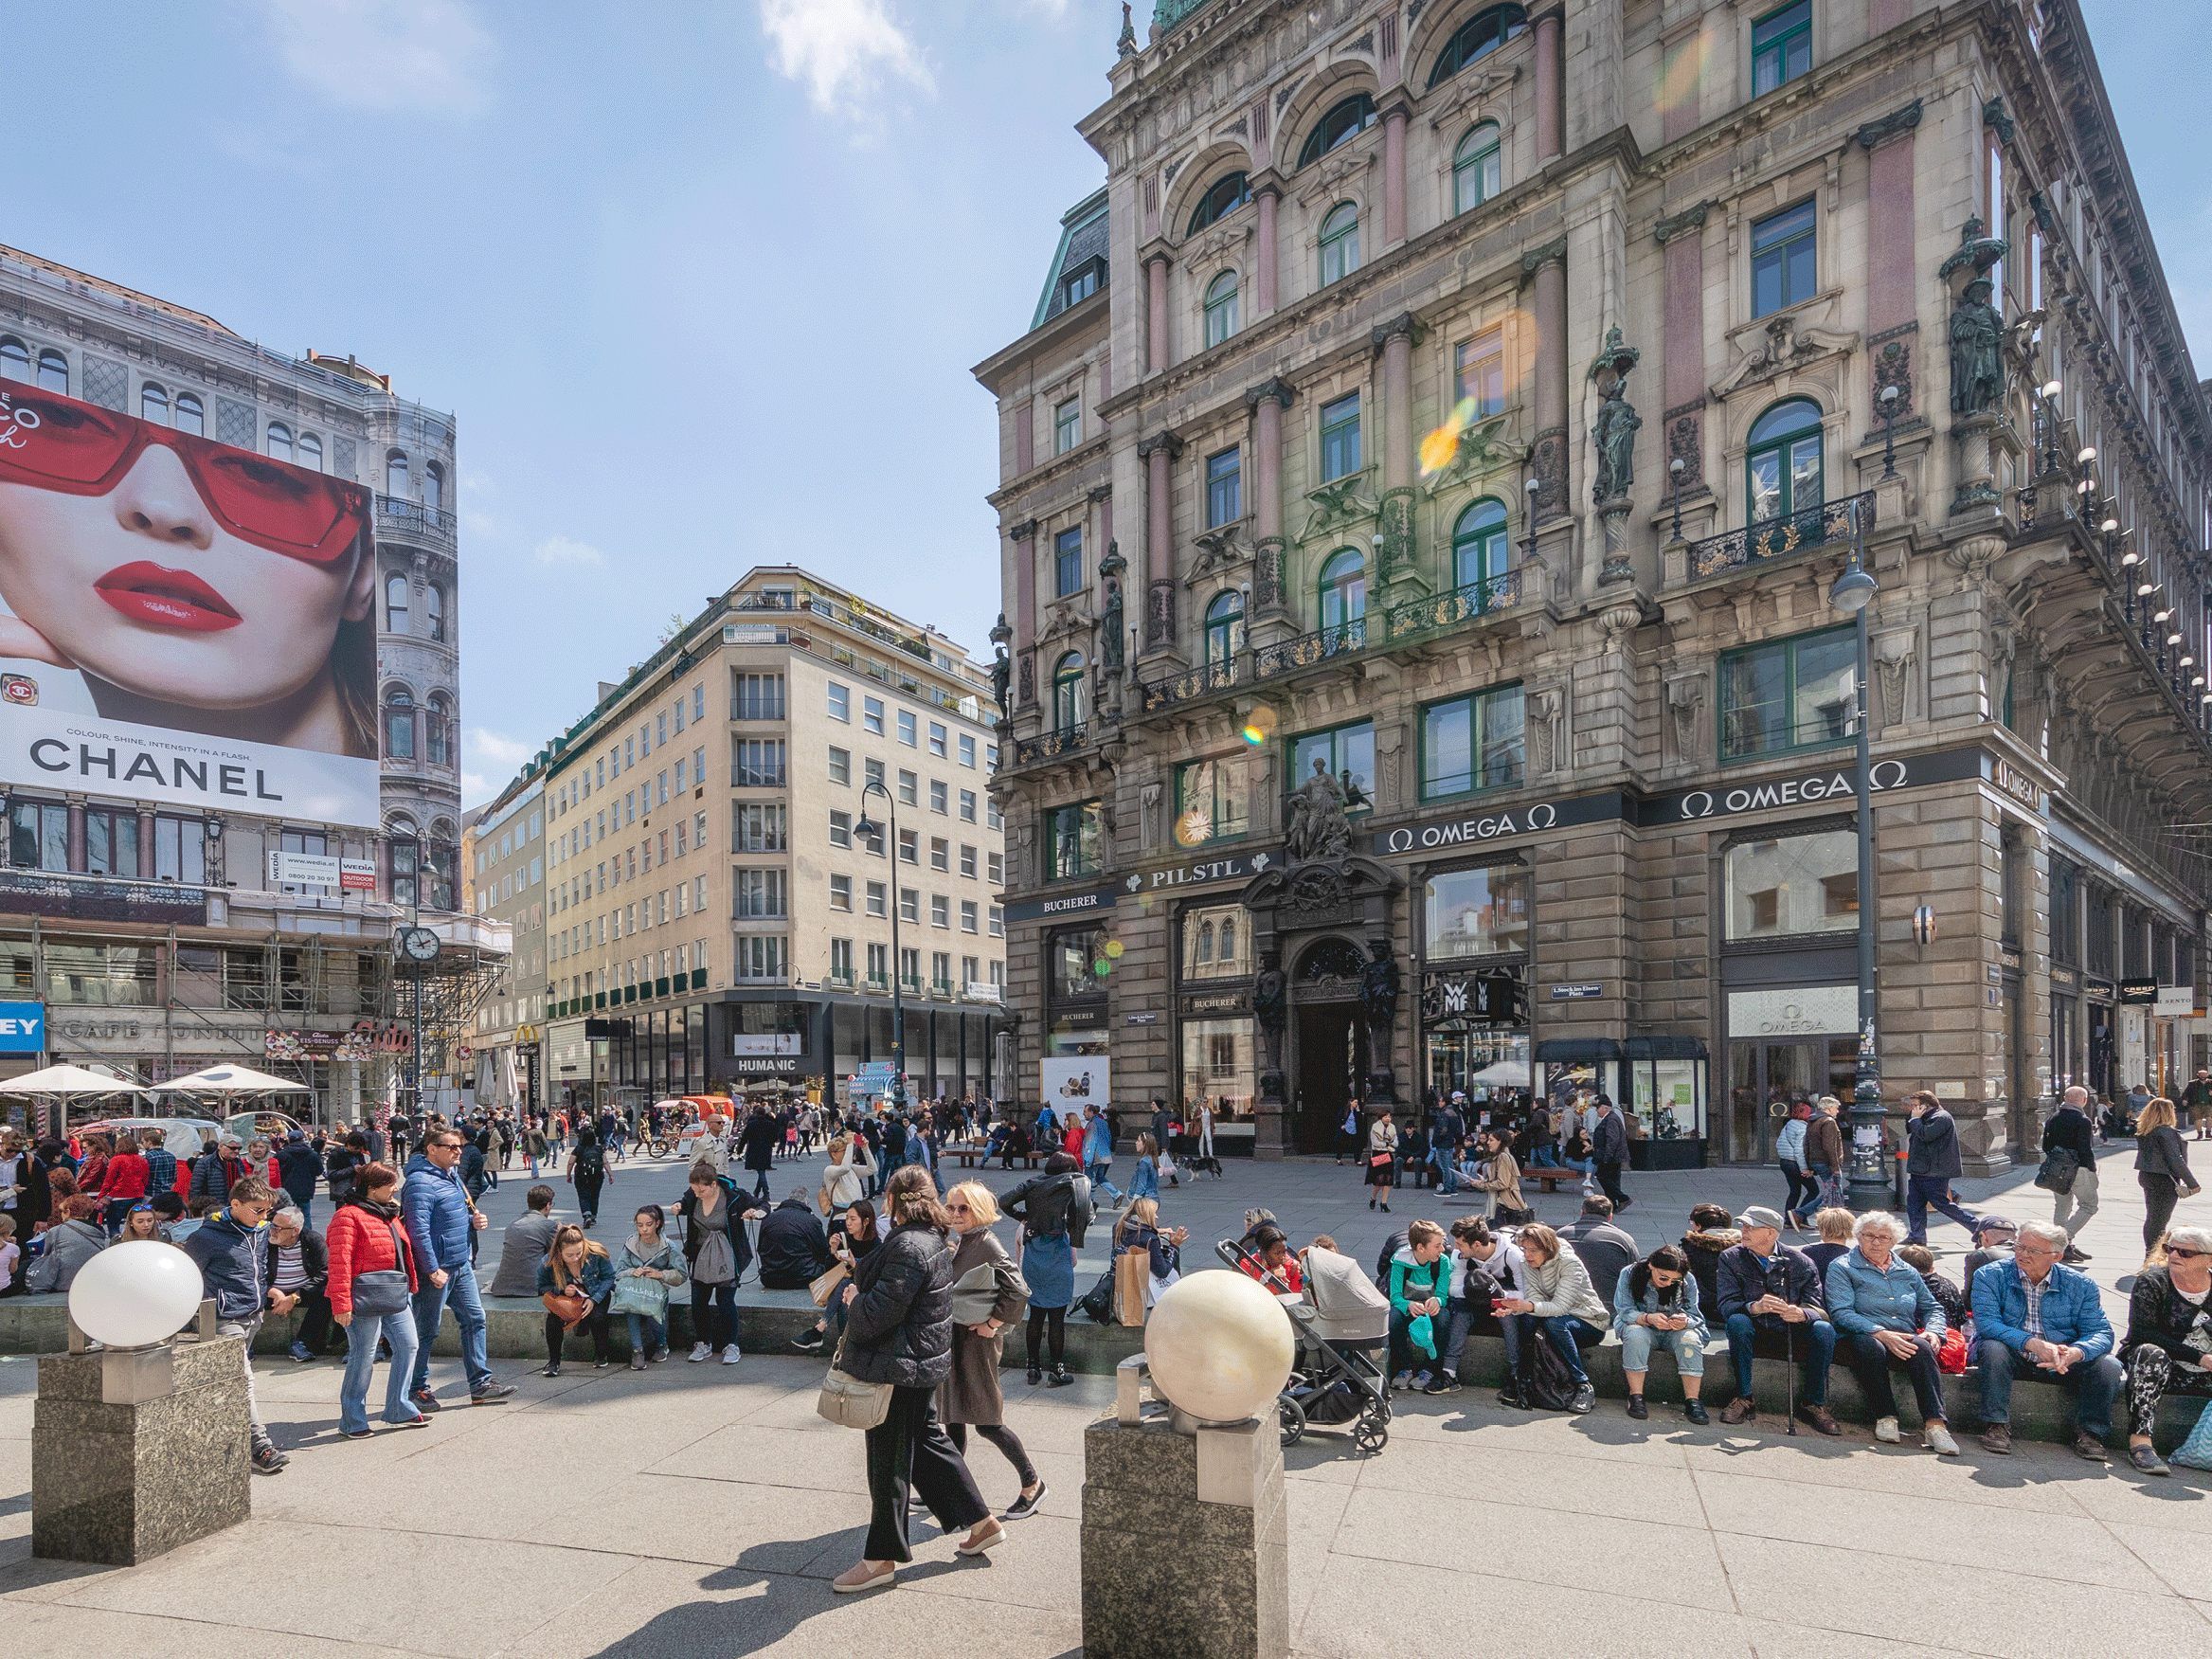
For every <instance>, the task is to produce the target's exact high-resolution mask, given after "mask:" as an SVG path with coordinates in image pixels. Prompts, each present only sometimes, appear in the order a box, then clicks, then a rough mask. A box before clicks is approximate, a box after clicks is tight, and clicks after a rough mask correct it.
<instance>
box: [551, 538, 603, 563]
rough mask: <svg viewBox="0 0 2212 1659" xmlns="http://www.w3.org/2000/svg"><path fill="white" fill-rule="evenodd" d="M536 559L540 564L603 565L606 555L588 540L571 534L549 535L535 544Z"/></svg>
mask: <svg viewBox="0 0 2212 1659" xmlns="http://www.w3.org/2000/svg"><path fill="white" fill-rule="evenodd" d="M536 551H537V561H538V563H539V564H541V565H603V564H605V563H606V562H607V561H606V555H605V554H604V553H602V552H601V551H600V550H598V549H597V548H595V547H593V546H592V545H591V544H590V543H589V542H584V541H578V540H577V539H576V538H575V537H574V536H572V535H549V536H548V537H546V539H545V540H544V541H542V542H540V543H538V545H537V550H536Z"/></svg>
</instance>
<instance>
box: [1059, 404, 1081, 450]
mask: <svg viewBox="0 0 2212 1659" xmlns="http://www.w3.org/2000/svg"><path fill="white" fill-rule="evenodd" d="M1081 442H1083V400H1082V399H1081V398H1070V399H1068V401H1067V402H1065V403H1063V404H1061V405H1060V406H1058V407H1057V408H1055V409H1053V411H1052V453H1053V454H1054V455H1066V454H1067V453H1068V452H1069V451H1070V449H1073V448H1074V447H1075V446H1076V445H1077V444H1078V443H1081Z"/></svg>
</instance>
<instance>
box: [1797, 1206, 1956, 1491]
mask: <svg viewBox="0 0 2212 1659" xmlns="http://www.w3.org/2000/svg"><path fill="white" fill-rule="evenodd" d="M1904 1231H1905V1230H1904V1228H1903V1227H1902V1226H1901V1225H1900V1224H1899V1223H1898V1221H1897V1217H1895V1216H1888V1215H1884V1214H1882V1213H1881V1212H1880V1211H1874V1212H1871V1213H1869V1214H1867V1215H1864V1216H1861V1217H1859V1223H1858V1226H1857V1227H1856V1228H1855V1229H1854V1230H1853V1237H1854V1239H1855V1240H1856V1242H1855V1243H1854V1244H1853V1245H1852V1247H1851V1248H1850V1249H1849V1250H1848V1251H1846V1252H1844V1253H1843V1254H1842V1255H1840V1256H1838V1257H1837V1258H1836V1259H1835V1260H1834V1261H1832V1262H1830V1263H1829V1264H1828V1271H1827V1292H1828V1317H1829V1318H1830V1319H1832V1320H1833V1321H1834V1322H1835V1326H1836V1331H1837V1334H1838V1336H1839V1337H1840V1338H1841V1340H1842V1343H1843V1350H1844V1354H1845V1357H1846V1358H1847V1359H1848V1360H1849V1361H1850V1363H1851V1369H1852V1370H1853V1371H1854V1372H1856V1373H1857V1374H1858V1378H1859V1386H1860V1387H1861V1389H1863V1390H1864V1391H1865V1393H1866V1399H1867V1403H1868V1404H1869V1405H1871V1406H1872V1407H1873V1408H1874V1414H1875V1420H1874V1437H1875V1438H1876V1439H1877V1440H1879V1441H1880V1442H1882V1443H1883V1444H1884V1445H1887V1446H1894V1445H1896V1444H1897V1441H1898V1440H1899V1438H1900V1437H1901V1436H1900V1435H1899V1434H1898V1432H1897V1389H1896V1387H1895V1386H1894V1385H1893V1382H1892V1379H1891V1377H1890V1372H1891V1371H1892V1370H1893V1369H1897V1368H1901V1369H1903V1370H1904V1372H1905V1373H1906V1374H1907V1375H1908V1376H1909V1377H1911V1379H1912V1380H1913V1395H1914V1398H1915V1400H1916V1401H1917V1402H1918V1404H1919V1407H1920V1423H1921V1440H1922V1442H1923V1444H1925V1445H1926V1446H1927V1448H1928V1450H1929V1451H1931V1452H1934V1453H1935V1454H1936V1455H1937V1456H1939V1457H1956V1456H1957V1455H1958V1442H1957V1441H1956V1440H1954V1439H1952V1438H1951V1427H1950V1424H1949V1423H1948V1422H1947V1421H1946V1420H1945V1414H1944V1407H1943V1374H1942V1372H1941V1371H1939V1370H1938V1369H1937V1368H1936V1364H1935V1350H1936V1349H1937V1348H1938V1347H1940V1346H1941V1345H1942V1343H1943V1331H1944V1324H1943V1308H1942V1307H1940V1306H1939V1305H1938V1304H1937V1302H1936V1300H1935V1293H1934V1292H1933V1290H1931V1289H1928V1281H1927V1280H1926V1279H1923V1278H1922V1277H1921V1276H1920V1274H1919V1271H1918V1270H1916V1269H1915V1268H1914V1267H1913V1266H1912V1265H1911V1264H1910V1263H1908V1262H1904V1261H1900V1260H1899V1259H1897V1254H1896V1252H1897V1240H1898V1239H1900V1238H1902V1237H1903V1236H1904Z"/></svg>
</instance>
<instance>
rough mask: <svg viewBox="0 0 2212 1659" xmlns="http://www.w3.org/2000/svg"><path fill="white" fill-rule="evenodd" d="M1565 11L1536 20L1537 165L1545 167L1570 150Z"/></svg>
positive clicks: (1552, 9) (1551, 12)
mask: <svg viewBox="0 0 2212 1659" xmlns="http://www.w3.org/2000/svg"><path fill="white" fill-rule="evenodd" d="M1563 17H1564V10H1563V9H1562V8H1560V7H1556V6H1555V7H1553V8H1551V9H1549V10H1547V11H1546V12H1544V14H1543V15H1542V16H1540V17H1538V19H1537V20H1536V26H1537V65H1536V67H1537V165H1538V166H1539V167H1541V166H1542V165H1543V164H1544V163H1545V162H1547V161H1551V160H1553V159H1555V158H1556V157H1557V156H1559V155H1561V154H1563V153H1565V152H1566V149H1567V96H1566V84H1567V69H1566V62H1565V54H1564V52H1563V49H1562V36H1563V34H1564V29H1563V27H1562V19H1563Z"/></svg>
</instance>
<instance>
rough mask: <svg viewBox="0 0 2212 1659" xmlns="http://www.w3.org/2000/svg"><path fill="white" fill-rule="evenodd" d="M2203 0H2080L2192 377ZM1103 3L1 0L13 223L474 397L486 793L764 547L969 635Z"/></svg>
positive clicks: (2202, 326)
mask: <svg viewBox="0 0 2212 1659" xmlns="http://www.w3.org/2000/svg"><path fill="white" fill-rule="evenodd" d="M2201 4H2202V0H2084V5H2085V7H2086V9H2087V11H2088V13H2089V16H2090V22H2091V30H2092V38H2093V39H2094V40H2095V43H2096V46H2097V51H2098V55H2099V59H2100V61H2101V63H2102V65H2103V70H2104V75H2105V80H2106V83H2107V86H2108V89H2109V91H2110V94H2111V97H2112V100H2113V106H2114V109H2115V111H2116V113H2117V115H2118V117H2119V121H2120V126H2121V131H2122V135H2123V137H2124V138H2125V139H2126V141H2127V143H2128V145H2129V150H2130V153H2131V159H2132V161H2133V165H2134V169H2135V175H2136V179H2137V183H2138V187H2139V189H2141V191H2142V193H2143V196H2144V198H2145V202H2146V205H2147V207H2148V208H2149V213H2150V217H2151V221H2152V224H2153V226H2154V229H2155V233H2156V235H2157V237H2158V240H2159V242H2160V244H2161V247H2162V250H2163V251H2164V255H2165V263H2166V268H2167V277H2168V280H2169V281H2172V282H2173V283H2174V284H2175V286H2176V290H2177V292H2176V298H2177V302H2178V303H2179V305H2180V306H2181V310H2182V316H2183V321H2184V323H2185V326H2186V328H2187V329H2188V331H2189V333H2190V334H2191V337H2192V340H2193V341H2194V345H2195V356H2196V358H2197V361H2198V363H2199V365H2200V366H2201V369H2200V372H2212V273H2206V272H2205V271H2204V270H2203V265H2202V262H2201V261H2190V260H2188V259H2186V258H2185V252H2186V251H2187V250H2193V249H2194V248H2195V247H2197V246H2200V245H2202V244H2203V242H2204V240H2205V238H2206V236H2207V234H2208V233H2212V177H2208V175H2207V174H2206V173H2205V172H2204V171H2203V169H2202V168H2201V167H2200V166H2196V165H2193V163H2194V160H2195V153H2194V149H2193V144H2185V136H2184V132H2183V127H2184V123H2185V122H2186V121H2188V120H2189V118H2190V116H2191V112H2192V111H2193V108H2194V99H2195V98H2197V97H2199V96H2201V88H2199V87H2198V86H2197V85H2195V84H2193V82H2194V81H2195V79H2196V71H2197V70H2198V69H2199V68H2200V67H2201V63H2199V62H2197V61H2194V60H2192V59H2191V58H2190V57H2188V56H2185V55H2183V54H2178V53H2175V52H2174V51H2173V50H2172V49H2171V47H2172V43H2173V42H2174V41H2175V40H2177V39H2194V38H2196V30H2195V29H2194V28H2193V27H2183V26H2184V24H2185V23H2188V22H2192V21H2194V19H2193V18H2192V17H2191V15H2190V14H2191V13H2193V12H2194V10H2195V8H2196V6H2197V5H2201ZM1149 11H1150V6H1149V0H1138V5H1137V13H1138V18H1137V23H1138V27H1139V29H1140V30H1142V28H1143V27H1144V23H1145V20H1146V18H1147V16H1148V15H1149ZM1120 25H1121V15H1120V7H1119V5H1118V3H1117V0H625V3H624V4H621V5H615V6H610V5H607V4H605V3H604V0H71V3H70V4H68V5H52V4H32V3H29V0H17V3H16V4H14V5H11V6H8V7H6V8H5V10H4V11H0V46H4V49H5V52H6V55H7V58H8V60H9V78H8V79H9V120H8V123H7V138H6V140H5V148H6V153H7V159H6V171H5V177H6V184H5V186H4V187H0V242H5V243H11V244H13V245H16V246H20V247H22V248H25V249H27V250H28V251H30V252H33V253H36V254H40V255H42V256H44V257H45V258H48V259H53V260H58V261H62V262H63V263H66V264H71V265H76V266H79V267H81V268H82V269H84V270H88V271H91V272H93V273H95V274H97V275H99V276H101V277H105V278H109V279H111V280H116V281H118V282H122V283H126V284H128V285H130V286H132V287H135V288H139V289H143V290H145V291H147V292H149V293H152V294H154V295H158V296H160V297H161V298H166V299H170V300H173V301H175V302H177V303H179V304H183V305H187V306H190V307H192V308H193V309H196V310H199V311H203V312H207V313H208V314H209V315H211V316H215V317H217V318H218V319H220V320H221V321H222V322H224V323H225V325H227V326H228V327H230V328H232V329H233V330H235V331H236V332H238V333H240V334H244V335H247V336H249V337H251V338H254V339H258V340H260V341H261V343H262V344H264V345H266V346H269V347H271V348H273V349H275V350H279V351H283V352H294V353H301V354H303V353H304V352H307V351H308V350H309V349H310V348H312V349H314V350H316V351H319V352H334V353H338V354H344V353H346V352H352V353H354V354H355V355H357V356H358V357H359V358H360V359H361V360H362V361H363V362H365V363H367V364H369V365H370V366H372V367H374V368H375V369H377V370H380V371H382V372H385V373H387V374H389V375H391V376H392V380H393V385H394V387H395V388H396V389H397V390H399V391H400V392H401V393H402V394H403V395H405V396H407V397H411V398H416V399H419V400H421V401H422V402H423V403H425V404H427V405H429V406H432V407H434V408H438V409H443V410H448V411H452V412H453V413H454V414H455V415H456V417H457V421H458V427H459V457H460V467H459V489H458V497H459V509H460V513H461V541H460V557H461V570H462V576H461V593H460V600H459V618H460V644H461V720H462V732H463V735H462V766H463V775H462V793H463V796H464V799H465V801H466V802H467V803H468V804H470V805H475V804H477V803H478V802H482V801H484V800H487V799H489V798H490V796H491V795H492V794H493V792H494V791H495V790H496V789H497V788H498V787H499V786H500V785H501V784H503V783H504V782H505V781H506V780H507V779H508V778H510V777H512V776H513V772H514V771H515V769H516V768H517V767H518V766H520V765H521V764H522V763H523V762H524V761H525V760H527V759H528V758H529V756H530V755H531V753H533V752H534V751H535V750H536V749H537V748H538V747H539V746H540V745H541V744H543V743H544V742H545V741H547V740H548V739H549V738H550V737H551V736H552V735H553V734H554V733H556V732H558V731H560V730H565V729H566V727H567V726H568V725H569V724H571V723H572V722H573V721H574V720H575V719H576V718H577V717H578V716H580V715H581V714H583V713H584V712H585V711H586V710H588V709H589V707H590V706H591V704H592V701H593V698H594V695H595V691H596V686H597V682H598V681H599V680H601V679H602V678H605V679H615V678H620V676H621V675H622V674H623V673H624V672H625V671H626V670H627V669H628V667H629V666H630V665H632V664H634V663H636V662H638V661H640V660H641V659H642V658H645V657H646V656H648V655H649V654H650V653H651V652H652V650H653V649H654V647H655V645H656V643H657V641H658V640H660V639H661V638H662V637H663V635H664V634H665V632H666V631H667V628H668V626H669V623H670V621H671V619H672V618H674V617H676V616H679V615H680V616H682V617H686V618H689V617H691V616H692V615H695V614H696V613H697V612H698V611H699V610H700V609H701V608H702V607H703V606H704V604H706V602H707V600H708V598H709V596H710V595H712V594H717V593H719V592H721V591H722V590H723V589H725V588H726V587H728V586H729V584H730V583H731V582H732V581H734V580H735V579H736V578H737V577H739V576H740V575H742V574H743V573H744V572H745V571H746V569H748V568H751V567H752V566H754V565H758V564H797V565H802V566H805V567H807V568H812V569H815V570H818V571H819V572H820V573H821V574H822V575H824V576H826V577H828V578H830V579H831V580H833V581H836V582H839V583H842V584H844V585H846V586H851V587H853V588H854V589H855V590H856V591H858V592H860V593H862V594H864V595H866V596H867V597H868V598H869V599H871V600H872V602H874V603H876V604H882V605H885V606H887V607H889V608H890V609H892V610H894V611H897V612H900V613H901V614H903V615H905V616H907V617H908V618H910V619H912V620H914V621H916V622H932V623H935V624H936V625H937V626H939V627H940V628H943V629H944V630H945V631H946V632H948V633H950V634H951V635H952V636H953V637H954V638H955V639H957V640H960V641H961V642H962V644H964V645H966V646H967V647H968V648H969V650H970V651H971V652H973V653H975V654H976V655H978V656H980V655H982V654H983V653H984V652H985V651H986V650H987V648H988V647H987V644H986V640H985V634H986V631H987V630H988V628H989V627H990V624H991V620H992V618H993V616H994V615H995V614H996V612H997V610H998V535H997V528H996V517H995V515H994V514H993V513H992V512H991V510H990V508H989V507H988V506H987V505H986V504H985V502H984V496H985V495H986V494H987V493H988V492H989V491H990V490H992V489H993V488H994V487H996V485H997V483H998V478H997V453H998V451H997V421H996V415H995V412H994V410H993V407H992V404H991V400H990V398H989V396H988V395H987V394H986V393H985V392H984V391H983V390H982V388H980V387H979V386H978V385H977V384H976V383H975V380H974V378H973V377H972V376H971V375H970V373H969V372H968V371H969V370H970V368H971V367H972V366H973V365H974V364H976V363H977V362H979V361H980V360H981V359H982V358H983V357H985V356H986V355H988V354H989V353H990V352H993V351H995V350H997V349H998V347H1000V346H1002V345H1004V344H1006V343H1007V342H1009V341H1010V340H1012V339H1014V338H1015V337H1016V335H1018V334H1020V333H1021V332H1022V331H1023V330H1025V329H1026V328H1027V326H1028V324H1029V319H1030V317H1031V315H1032V313H1033V311H1034V306H1035V304H1036V299H1037V294H1038V291H1039V289H1040V287H1041V286H1042V284H1043V281H1044V277H1045V267H1046V265H1047V263H1048V261H1050V258H1051V256H1052V249H1053V246H1054V243H1055V241H1056V239H1057V235H1058V225H1059V218H1060V215H1061V214H1062V213H1063V212H1065V211H1066V210H1067V208H1068V207H1070V206H1072V205H1073V204H1074V203H1075V202H1077V201H1079V200H1080V199H1082V198H1083V197H1084V196H1086V195H1088V193H1089V192H1090V191H1091V190H1093V189H1096V188H1097V186H1098V185H1099V183H1100V182H1102V180H1103V177H1104V170H1103V165H1102V164H1101V162H1100V161H1099V158H1098V157H1097V156H1096V155H1095V154H1094V153H1092V152H1091V151H1090V149H1089V148H1088V146H1087V145H1086V144H1085V143H1084V142H1083V140H1082V139H1081V138H1079V137H1078V136H1077V135H1075V133H1074V131H1073V123H1074V122H1075V121H1076V120H1077V119H1079V118H1080V117H1082V116H1084V115H1086V114H1088V112H1089V111H1090V110H1091V109H1093V108H1095V107H1096V106H1097V105H1098V104H1099V103H1100V102H1101V101H1103V100H1104V99H1105V97H1106V91H1107V86H1106V71H1107V69H1108V67H1109V66H1110V65H1111V63H1112V62H1113V42H1114V37H1115V34H1116V33H1117V32H1118V30H1119V28H1120ZM2189 136H2190V137H2191V138H2194V137H2195V135H2189Z"/></svg>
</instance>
